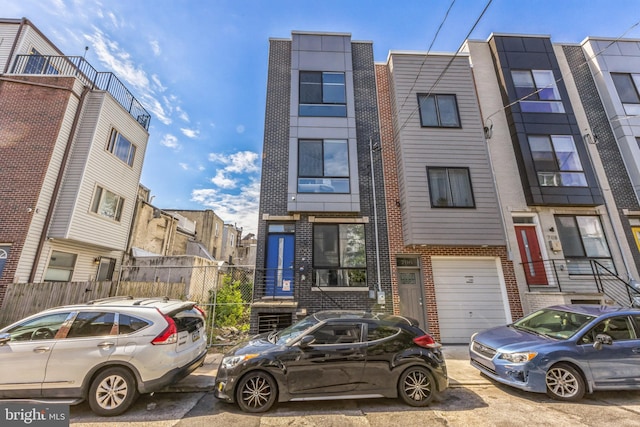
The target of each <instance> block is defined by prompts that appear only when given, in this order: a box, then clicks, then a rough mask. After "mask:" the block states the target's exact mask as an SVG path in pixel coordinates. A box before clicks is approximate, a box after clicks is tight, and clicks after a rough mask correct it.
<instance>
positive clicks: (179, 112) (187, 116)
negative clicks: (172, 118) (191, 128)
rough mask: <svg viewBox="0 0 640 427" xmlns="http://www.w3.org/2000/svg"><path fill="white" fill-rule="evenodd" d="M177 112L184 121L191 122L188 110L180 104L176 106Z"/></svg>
mask: <svg viewBox="0 0 640 427" xmlns="http://www.w3.org/2000/svg"><path fill="white" fill-rule="evenodd" d="M176 113H178V117H180V118H181V119H182V120H183V121H185V122H187V123H189V115H188V114H187V112H186V111H184V110H183V109H182V108H180V107H179V106H178V107H176Z"/></svg>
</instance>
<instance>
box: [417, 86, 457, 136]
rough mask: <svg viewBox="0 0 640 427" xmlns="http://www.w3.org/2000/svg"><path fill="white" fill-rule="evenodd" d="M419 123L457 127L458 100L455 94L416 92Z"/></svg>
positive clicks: (428, 125)
mask: <svg viewBox="0 0 640 427" xmlns="http://www.w3.org/2000/svg"><path fill="white" fill-rule="evenodd" d="M418 106H419V107H420V125H421V126H423V127H446V128H459V127H460V116H459V114H458V101H457V99H456V96H455V95H445V94H431V95H426V94H422V93H419V94H418Z"/></svg>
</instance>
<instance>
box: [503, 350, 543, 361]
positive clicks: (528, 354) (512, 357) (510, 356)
mask: <svg viewBox="0 0 640 427" xmlns="http://www.w3.org/2000/svg"><path fill="white" fill-rule="evenodd" d="M537 355H538V352H536V351H518V352H515V353H501V354H500V359H504V360H508V361H509V362H511V363H526V362H528V361H530V360H531V359H533V358H534V357H536V356H537Z"/></svg>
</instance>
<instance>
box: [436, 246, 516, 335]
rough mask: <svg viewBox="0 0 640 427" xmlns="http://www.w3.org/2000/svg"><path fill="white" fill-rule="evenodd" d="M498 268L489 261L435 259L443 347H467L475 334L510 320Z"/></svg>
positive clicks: (484, 259) (483, 259)
mask: <svg viewBox="0 0 640 427" xmlns="http://www.w3.org/2000/svg"><path fill="white" fill-rule="evenodd" d="M498 265H499V264H498V262H497V260H496V259H488V258H460V257H456V258H433V259H432V266H433V281H434V283H435V289H436V302H437V304H438V320H439V323H440V337H441V341H442V342H443V343H446V344H461V343H468V342H469V341H470V338H471V335H472V334H473V333H474V332H477V331H479V330H482V329H486V328H490V327H493V326H499V325H504V324H506V323H507V317H509V320H510V317H511V316H508V315H507V313H506V312H505V307H506V306H507V305H506V304H505V295H504V294H503V291H502V290H503V289H504V285H503V283H502V282H503V280H502V274H500V272H499V271H498Z"/></svg>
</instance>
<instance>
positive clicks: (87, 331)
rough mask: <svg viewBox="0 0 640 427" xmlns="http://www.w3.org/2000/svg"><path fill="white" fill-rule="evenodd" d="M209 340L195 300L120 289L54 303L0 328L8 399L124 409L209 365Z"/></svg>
mask: <svg viewBox="0 0 640 427" xmlns="http://www.w3.org/2000/svg"><path fill="white" fill-rule="evenodd" d="M206 345H207V344H206V339H205V318H204V313H203V312H202V310H200V308H198V307H197V306H196V305H195V303H194V302H189V301H181V300H175V299H168V298H133V297H113V298H105V299H101V300H95V301H90V302H88V303H86V304H81V305H80V304H79V305H69V306H64V307H56V308H51V309H48V310H45V311H42V312H40V313H38V314H34V315H32V316H29V317H27V318H26V319H24V320H20V321H19V322H16V323H14V324H12V325H9V326H7V327H5V328H3V329H1V330H0V366H2V367H3V369H2V375H0V399H37V400H51V401H63V402H67V403H69V404H76V403H80V402H82V401H83V400H85V399H86V400H88V401H89V405H90V406H91V409H92V410H93V411H94V412H95V413H96V414H98V415H102V416H113V415H119V414H121V413H123V412H124V411H126V410H127V409H128V408H129V407H130V406H131V405H132V404H133V402H134V401H135V400H136V399H137V397H138V395H139V394H140V393H151V392H154V391H157V390H159V389H161V388H163V387H165V386H167V385H169V384H172V383H174V382H176V381H179V380H180V379H182V378H184V377H186V376H187V375H189V374H190V373H191V372H193V371H194V370H195V369H196V368H197V367H199V366H200V365H202V363H203V362H204V358H205V355H206V352H207V348H206Z"/></svg>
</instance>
